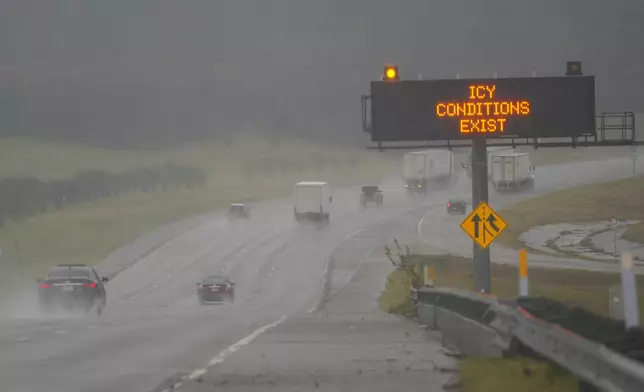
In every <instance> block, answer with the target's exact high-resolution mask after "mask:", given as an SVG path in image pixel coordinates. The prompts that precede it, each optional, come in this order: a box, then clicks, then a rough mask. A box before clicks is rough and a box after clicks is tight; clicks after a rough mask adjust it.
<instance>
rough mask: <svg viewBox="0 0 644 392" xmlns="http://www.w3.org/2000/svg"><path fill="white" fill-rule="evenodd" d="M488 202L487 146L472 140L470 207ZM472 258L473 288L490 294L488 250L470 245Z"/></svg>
mask: <svg viewBox="0 0 644 392" xmlns="http://www.w3.org/2000/svg"><path fill="white" fill-rule="evenodd" d="M482 201H484V202H486V203H487V202H488V189H487V145H486V141H485V139H484V138H477V137H475V138H473V139H472V206H477V205H479V203H481V202H482ZM472 246H473V249H472V250H473V252H472V254H473V256H474V288H475V289H476V291H477V292H479V293H485V294H491V293H492V279H491V274H490V248H489V247H488V248H485V249H483V248H481V247H480V246H478V244H477V243H476V242H473V243H472Z"/></svg>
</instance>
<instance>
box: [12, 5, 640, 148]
mask: <svg viewBox="0 0 644 392" xmlns="http://www.w3.org/2000/svg"><path fill="white" fill-rule="evenodd" d="M643 22H644V1H641V0H630V1H627V0H610V1H609V0H604V1H600V0H599V1H598V0H568V1H566V0H561V1H556V0H545V1H534V0H532V1H528V0H486V1H477V0H469V1H464V0H443V1H432V0H424V1H423V0H398V1H394V0H388V1H386V0H345V1H340V0H184V1H180V0H2V1H1V4H0V82H1V83H3V84H5V86H9V87H10V88H8V89H5V92H4V93H2V95H1V96H0V98H2V99H3V100H5V101H6V102H9V104H7V105H5V111H7V110H10V109H11V110H13V109H16V108H17V109H16V110H17V112H16V113H22V114H21V115H20V114H15V113H14V114H13V116H12V115H11V113H9V115H8V116H5V117H7V118H13V119H14V122H13V123H12V125H13V126H15V127H16V128H17V129H23V128H24V129H27V128H34V127H43V126H45V125H44V124H46V123H47V122H46V121H43V122H38V121H37V120H34V119H33V117H36V118H39V119H49V120H50V121H49V123H50V124H51V123H56V121H59V122H60V124H65V125H66V126H68V127H71V128H74V127H76V128H82V127H86V126H88V124H91V123H92V122H95V121H101V122H105V121H104V119H103V117H101V116H105V114H104V113H100V111H96V110H94V111H91V110H82V111H84V112H86V114H85V120H83V121H81V120H78V119H77V120H74V121H75V122H74V121H72V120H70V119H69V118H68V116H72V115H73V113H75V108H78V107H79V105H80V104H79V102H82V101H86V100H85V99H81V98H78V97H86V95H87V94H89V95H92V94H94V95H101V96H104V97H103V98H101V99H103V101H101V102H114V106H113V107H111V108H110V110H111V112H110V117H112V118H113V117H120V116H119V113H121V111H123V112H124V113H126V112H128V110H130V111H131V112H132V113H126V115H123V116H122V117H123V120H122V122H121V123H119V124H120V125H119V126H121V127H122V126H126V125H127V124H128V121H129V122H130V124H129V125H128V126H130V127H142V128H146V127H147V128H150V129H154V128H156V127H163V126H165V127H166V128H168V129H170V128H173V129H174V128H180V127H181V126H185V127H194V128H203V129H207V130H210V129H213V128H219V129H220V130H221V129H232V130H234V129H236V128H243V127H250V126H254V127H258V128H265V129H266V130H267V131H274V130H277V129H282V128H283V129H290V130H291V131H294V132H297V133H301V134H302V135H304V134H308V133H318V134H320V133H323V134H325V135H328V136H329V137H333V138H338V139H345V140H348V139H355V138H356V137H359V136H360V125H359V121H360V110H359V109H360V108H359V97H360V94H361V93H363V92H366V91H367V89H368V82H369V80H371V79H374V78H377V77H378V75H379V74H380V72H381V71H382V65H383V64H384V63H388V62H392V63H397V64H399V65H400V68H401V72H402V73H403V77H404V76H406V75H411V74H415V73H417V72H420V73H422V74H423V76H424V77H425V78H446V77H451V76H453V75H455V74H456V73H457V72H458V73H460V75H461V76H462V77H485V76H491V75H492V74H493V73H494V72H495V71H497V72H498V73H499V75H500V76H526V75H531V74H532V71H533V70H534V71H537V73H538V74H539V75H561V74H563V72H564V71H565V70H564V68H565V62H566V60H570V59H575V60H576V59H578V60H582V61H583V63H584V71H585V73H586V74H594V75H596V77H597V105H598V110H600V111H602V110H619V111H622V110H635V111H644V66H643V63H644V61H643V60H644V39H642V37H644V23H643ZM79 86H80V87H79ZM25 91H27V93H25ZM52 91H57V92H56V94H58V95H51V94H53V93H52ZM79 91H81V92H79ZM48 94H49V95H48ZM13 95H18V96H20V99H19V100H15V99H13V98H12V97H13ZM68 96H69V97H68ZM67 97H68V98H67ZM105 97H111V98H109V99H108V98H105ZM128 99H129V101H128ZM52 100H53V101H55V102H51V101H52ZM141 101H145V104H144V103H142V102H141ZM48 102H50V103H51V105H48V104H47V103H48ZM125 102H128V104H124V103H125ZM119 103H120V105H121V106H119ZM132 105H134V106H132ZM45 106H47V107H48V109H47V110H45V109H44V107H45ZM103 106H105V105H103ZM7 107H8V108H10V109H7ZM134 107H136V109H133V108H134ZM52 112H56V113H57V114H56V115H54V114H52ZM133 112H136V113H133ZM26 113H29V114H31V115H30V116H27V115H26ZM52 116H53V117H52ZM128 116H130V117H128ZM28 117H30V118H28ZM81 117H82V115H81ZM54 118H55V121H54V120H52V119H54ZM127 119H130V120H127ZM7 121H8V120H7ZM0 123H1V121H0ZM168 124H171V125H168ZM61 126H62V125H61ZM166 132H171V131H166ZM204 132H209V131H204Z"/></svg>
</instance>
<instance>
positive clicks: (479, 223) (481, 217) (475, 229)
mask: <svg viewBox="0 0 644 392" xmlns="http://www.w3.org/2000/svg"><path fill="white" fill-rule="evenodd" d="M506 227H508V224H507V223H506V222H505V221H504V220H503V218H501V216H500V215H499V214H497V213H496V211H494V210H493V209H492V207H490V206H489V205H488V204H487V203H486V202H484V201H482V202H481V203H480V204H479V205H478V206H476V208H475V209H474V210H473V211H472V213H471V214H470V215H469V216H468V217H467V218H465V220H464V221H463V222H462V223H461V229H463V231H465V232H466V233H467V235H469V236H470V237H472V239H473V240H474V241H475V242H476V243H477V244H478V245H479V246H480V247H481V248H483V249H485V248H487V247H488V246H490V244H491V243H492V242H494V240H495V239H496V237H498V236H499V234H501V232H503V230H505V228H506Z"/></svg>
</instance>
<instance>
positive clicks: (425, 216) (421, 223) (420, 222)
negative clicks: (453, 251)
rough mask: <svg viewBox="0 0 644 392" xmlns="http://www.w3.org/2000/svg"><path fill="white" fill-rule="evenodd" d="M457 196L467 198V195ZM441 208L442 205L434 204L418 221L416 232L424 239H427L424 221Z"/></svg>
mask: <svg viewBox="0 0 644 392" xmlns="http://www.w3.org/2000/svg"><path fill="white" fill-rule="evenodd" d="M457 197H458V198H459V199H465V198H466V197H464V196H462V195H461V196H457ZM439 208H441V206H440V205H438V206H434V207H430V208H429V209H428V210H427V212H426V213H425V214H424V215H423V217H422V218H420V220H419V221H418V226H416V232H417V233H418V236H419V237H420V238H421V239H422V240H423V241H425V239H424V237H423V222H424V221H425V218H427V216H428V215H429V214H431V213H433V212H434V211H436V210H437V209H439ZM425 242H427V241H425Z"/></svg>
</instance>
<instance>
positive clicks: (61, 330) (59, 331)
mask: <svg viewBox="0 0 644 392" xmlns="http://www.w3.org/2000/svg"><path fill="white" fill-rule="evenodd" d="M56 333H57V334H58V335H62V334H64V333H67V330H66V329H60V330H58V331H56Z"/></svg>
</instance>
